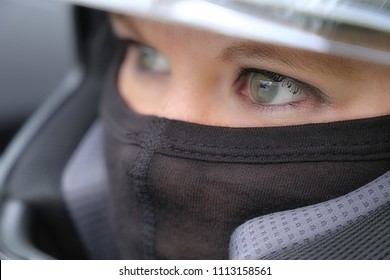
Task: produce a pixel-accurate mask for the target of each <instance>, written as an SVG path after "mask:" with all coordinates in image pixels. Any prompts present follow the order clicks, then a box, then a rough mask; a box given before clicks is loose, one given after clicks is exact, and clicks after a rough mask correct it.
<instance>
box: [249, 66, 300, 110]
mask: <svg viewBox="0 0 390 280" xmlns="http://www.w3.org/2000/svg"><path fill="white" fill-rule="evenodd" d="M249 88H250V95H251V97H252V98H253V100H254V101H256V102H257V103H260V104H269V105H278V104H285V103H289V102H292V101H295V100H297V99H298V96H299V95H300V93H301V91H302V90H301V88H300V85H299V83H298V82H297V81H295V80H293V79H291V78H288V77H281V76H278V77H271V76H269V77H268V76H266V75H264V74H262V73H252V74H251V75H250V76H249Z"/></svg>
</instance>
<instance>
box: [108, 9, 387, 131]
mask: <svg viewBox="0 0 390 280" xmlns="http://www.w3.org/2000/svg"><path fill="white" fill-rule="evenodd" d="M111 21H112V25H113V28H114V31H115V33H116V34H117V36H118V37H120V38H121V39H123V40H126V41H127V42H128V48H127V52H126V55H125V58H124V60H123V63H122V65H121V67H120V69H119V75H118V88H119V92H120V94H121V95H122V97H123V99H124V100H125V102H126V103H127V104H128V106H129V107H131V108H132V109H133V110H134V111H136V112H138V113H141V114H147V115H155V116H159V117H165V118H169V119H176V120H182V121H187V122H194V123H199V124H205V125H214V126H227V127H265V126H285V125H298V124H306V123H321V122H331V121H338V120H348V119H358V118H367V117H374V116H381V115H388V114H390V79H389V77H390V67H389V66H385V65H378V64H372V63H368V62H361V61H356V60H352V59H347V58H341V57H336V56H330V55H325V54H317V53H313V52H308V51H303V50H296V49H292V48H287V47H281V46H275V45H270V44H264V43H260V42H252V41H246V40H242V39H238V38H232V37H228V36H223V35H218V34H214V33H209V32H206V31H202V30H195V29H191V28H189V27H183V26H178V25H174V24H169V23H161V22H154V21H151V20H146V19H139V18H132V17H126V16H120V15H112V17H111Z"/></svg>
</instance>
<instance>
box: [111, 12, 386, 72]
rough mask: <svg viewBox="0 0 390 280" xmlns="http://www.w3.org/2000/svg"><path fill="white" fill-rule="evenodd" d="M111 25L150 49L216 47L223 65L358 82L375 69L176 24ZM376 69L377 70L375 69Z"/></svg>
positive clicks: (120, 20) (126, 21)
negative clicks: (251, 64) (264, 65)
mask: <svg viewBox="0 0 390 280" xmlns="http://www.w3.org/2000/svg"><path fill="white" fill-rule="evenodd" d="M111 21H112V23H113V25H114V29H115V31H116V33H117V34H118V36H119V37H123V38H131V39H135V40H139V41H140V42H142V43H144V44H148V45H150V46H151V47H158V46H156V44H157V45H158V44H160V43H161V42H168V43H172V44H171V45H170V46H169V48H173V49H175V50H178V49H180V48H187V49H188V48H189V46H190V42H191V43H195V44H196V45H197V48H198V49H199V48H200V50H201V51H206V52H207V51H211V49H209V50H207V48H210V46H215V45H216V46H217V49H218V54H216V55H215V54H214V56H215V57H218V58H220V59H221V60H223V61H225V62H229V61H230V62H231V61H235V60H239V59H243V58H245V59H248V60H251V59H254V60H259V59H260V60H267V61H274V60H275V61H278V63H279V62H280V63H281V64H283V65H284V66H286V67H293V68H299V69H304V70H306V71H314V72H316V73H323V74H331V75H334V76H337V77H340V78H360V74H361V73H362V69H368V68H370V69H371V68H373V67H374V68H375V66H374V65H372V64H370V63H366V62H361V61H357V60H353V59H347V58H343V57H338V56H333V55H326V54H320V53H314V52H310V51H305V50H298V49H293V48H289V47H284V46H278V45H272V44H266V43H263V42H257V41H250V40H243V39H240V38H235V37H230V36H226V35H221V34H217V33H212V32H209V31H205V30H201V29H196V28H193V27H188V26H183V25H179V24H172V23H167V22H158V21H154V20H149V19H143V18H138V17H131V16H125V15H120V14H112V15H111ZM281 36H282V35H281ZM205 48H206V50H205ZM378 67H380V66H379V65H378Z"/></svg>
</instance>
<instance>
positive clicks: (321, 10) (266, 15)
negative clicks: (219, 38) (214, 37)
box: [61, 0, 390, 64]
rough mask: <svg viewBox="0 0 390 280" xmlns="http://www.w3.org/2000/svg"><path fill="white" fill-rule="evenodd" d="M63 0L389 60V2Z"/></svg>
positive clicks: (272, 41) (299, 45)
mask: <svg viewBox="0 0 390 280" xmlns="http://www.w3.org/2000/svg"><path fill="white" fill-rule="evenodd" d="M61 1H64V2H69V3H73V4H79V5H84V6H88V7H93V8H97V9H102V10H106V11H111V12H119V13H122V14H130V15H138V16H142V17H148V18H154V19H159V20H165V21H172V22H176V23H182V24H186V25H191V26H195V27H199V28H203V29H208V30H212V31H215V32H218V33H222V34H227V35H232V36H236V37H242V38H246V39H251V40H259V41H264V42H270V43H274V44H282V45H287V46H290V47H296V48H302V49H307V50H311V51H316V52H323V53H332V54H337V55H341V56H350V57H354V58H360V59H366V60H372V61H375V62H379V63H385V64H390V57H389V51H390V41H389V40H390V39H389V38H390V37H389V33H390V3H389V1H383V0H373V1H365V0H313V1H304V0H298V1H288V0H278V1H273V0H272V1H270V0H186V1H183V0H167V1H164V0H150V1H136V0H134V1H129V0H116V1H104V0H61ZM259 30H261V32H259ZM281 34H283V35H281Z"/></svg>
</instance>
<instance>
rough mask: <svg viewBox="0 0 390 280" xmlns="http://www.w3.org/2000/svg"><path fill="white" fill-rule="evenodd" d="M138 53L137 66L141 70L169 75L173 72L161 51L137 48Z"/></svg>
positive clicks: (139, 46)
mask: <svg viewBox="0 0 390 280" xmlns="http://www.w3.org/2000/svg"><path fill="white" fill-rule="evenodd" d="M135 47H136V49H137V52H138V56H137V65H138V68H139V69H140V70H143V71H148V72H153V73H161V74H165V73H169V72H170V70H171V66H170V63H169V61H168V59H167V58H166V57H165V56H164V55H163V54H161V53H160V52H159V51H157V50H155V49H153V48H151V47H148V46H145V45H137V46H135Z"/></svg>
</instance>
